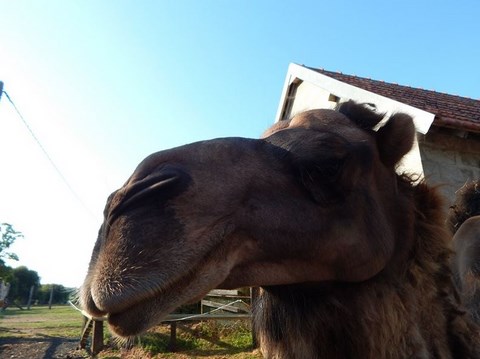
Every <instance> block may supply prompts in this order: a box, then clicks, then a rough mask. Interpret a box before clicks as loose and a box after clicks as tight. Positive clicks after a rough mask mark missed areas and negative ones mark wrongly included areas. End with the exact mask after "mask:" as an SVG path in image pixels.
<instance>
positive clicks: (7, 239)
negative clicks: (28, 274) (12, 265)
mask: <svg viewBox="0 0 480 359" xmlns="http://www.w3.org/2000/svg"><path fill="white" fill-rule="evenodd" d="M0 234H1V238H0V266H4V265H5V262H4V261H3V260H4V259H13V260H15V261H18V256H17V255H16V254H15V253H11V252H7V249H8V248H9V247H10V246H11V245H12V244H13V243H14V242H15V240H16V239H17V238H23V234H22V233H21V232H18V231H16V230H15V229H14V228H13V226H12V225H11V224H9V223H0Z"/></svg>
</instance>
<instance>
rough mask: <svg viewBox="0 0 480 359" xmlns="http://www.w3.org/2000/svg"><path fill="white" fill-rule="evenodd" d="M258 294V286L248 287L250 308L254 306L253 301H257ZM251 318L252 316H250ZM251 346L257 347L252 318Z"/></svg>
mask: <svg viewBox="0 0 480 359" xmlns="http://www.w3.org/2000/svg"><path fill="white" fill-rule="evenodd" d="M259 294H260V288H258V287H251V288H250V308H253V307H254V305H255V302H256V301H257V299H258V296H259ZM252 318H253V316H252ZM252 346H253V347H254V348H257V347H258V339H257V335H256V331H255V326H254V324H253V320H252Z"/></svg>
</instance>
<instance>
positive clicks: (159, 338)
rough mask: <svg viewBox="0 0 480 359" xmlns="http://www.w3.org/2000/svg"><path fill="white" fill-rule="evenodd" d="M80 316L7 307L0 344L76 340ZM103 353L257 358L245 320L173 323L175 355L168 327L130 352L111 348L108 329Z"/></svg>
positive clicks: (110, 358)
mask: <svg viewBox="0 0 480 359" xmlns="http://www.w3.org/2000/svg"><path fill="white" fill-rule="evenodd" d="M82 327H83V319H82V315H81V314H80V313H79V312H78V311H76V310H74V309H73V308H71V307H70V306H54V307H52V309H48V307H41V306H40V307H36V306H35V307H32V308H31V310H20V309H18V308H15V307H14V308H12V307H9V308H8V309H7V310H6V311H5V312H3V313H2V312H0V342H1V339H2V338H18V339H35V338H38V339H39V340H42V339H44V338H45V337H56V338H58V337H60V338H65V339H70V340H72V339H75V340H80V335H81V332H82V329H83V328H82ZM104 338H105V343H106V344H107V348H106V350H104V351H102V352H101V353H100V354H99V355H98V359H120V358H122V359H133V358H155V359H160V358H171V359H186V358H202V359H213V358H232V359H260V358H262V356H261V355H260V353H259V352H258V350H253V348H252V336H251V329H250V324H249V322H248V321H245V320H239V321H225V322H219V321H212V320H211V321H204V322H196V323H178V324H177V343H176V344H177V345H176V352H175V353H171V352H169V348H168V344H169V340H170V326H169V325H160V326H157V327H155V328H154V329H153V330H151V331H149V332H148V333H146V334H144V335H142V336H141V337H139V338H138V342H137V343H138V345H136V346H135V347H134V348H132V349H130V350H121V349H118V348H116V347H115V345H114V344H112V343H114V342H115V341H114V340H112V338H111V336H110V334H109V333H108V330H107V329H106V330H105V334H104Z"/></svg>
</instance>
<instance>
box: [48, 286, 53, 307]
mask: <svg viewBox="0 0 480 359" xmlns="http://www.w3.org/2000/svg"><path fill="white" fill-rule="evenodd" d="M52 300H53V284H52V286H51V287H50V299H49V300H48V309H52Z"/></svg>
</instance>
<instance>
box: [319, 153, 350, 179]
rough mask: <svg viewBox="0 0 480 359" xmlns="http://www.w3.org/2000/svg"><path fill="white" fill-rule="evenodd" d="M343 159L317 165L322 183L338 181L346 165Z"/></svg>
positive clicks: (326, 161) (334, 159)
mask: <svg viewBox="0 0 480 359" xmlns="http://www.w3.org/2000/svg"><path fill="white" fill-rule="evenodd" d="M344 162H345V161H344V160H343V159H336V158H332V159H328V160H325V161H322V163H321V164H317V165H316V171H317V172H318V177H319V180H320V181H322V182H323V181H326V182H332V181H335V180H337V179H338V177H339V175H340V172H341V169H342V167H343V164H344Z"/></svg>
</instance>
